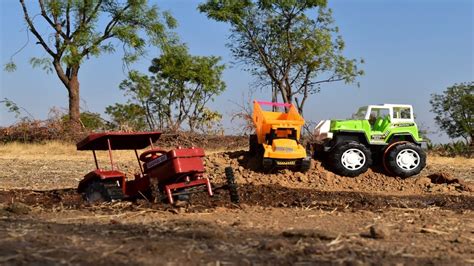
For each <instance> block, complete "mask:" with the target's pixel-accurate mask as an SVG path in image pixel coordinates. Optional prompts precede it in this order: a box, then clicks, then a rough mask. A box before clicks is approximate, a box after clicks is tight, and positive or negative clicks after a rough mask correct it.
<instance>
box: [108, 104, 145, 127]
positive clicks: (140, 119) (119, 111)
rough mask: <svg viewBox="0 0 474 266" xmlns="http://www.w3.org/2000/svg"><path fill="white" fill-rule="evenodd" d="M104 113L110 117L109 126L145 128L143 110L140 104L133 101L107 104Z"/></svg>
mask: <svg viewBox="0 0 474 266" xmlns="http://www.w3.org/2000/svg"><path fill="white" fill-rule="evenodd" d="M105 113H106V114H108V115H109V116H110V118H111V120H112V121H111V127H112V128H114V129H116V130H145V129H146V128H147V124H146V123H145V111H144V109H143V108H142V106H141V105H138V104H134V103H127V104H119V103H116V104H114V105H111V106H107V108H106V109H105Z"/></svg>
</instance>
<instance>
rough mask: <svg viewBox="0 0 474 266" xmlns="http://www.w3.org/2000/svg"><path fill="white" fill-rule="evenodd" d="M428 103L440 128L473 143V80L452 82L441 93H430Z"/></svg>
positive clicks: (452, 135) (451, 135) (449, 134)
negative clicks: (459, 82)
mask: <svg viewBox="0 0 474 266" xmlns="http://www.w3.org/2000/svg"><path fill="white" fill-rule="evenodd" d="M430 103H431V106H432V109H431V111H432V112H434V113H435V114H436V116H435V121H436V124H438V126H439V127H440V128H441V130H443V131H444V132H446V133H447V134H448V136H449V137H451V138H459V137H462V138H464V139H465V140H466V142H468V143H470V145H474V143H473V139H474V82H472V81H471V82H466V83H461V84H454V85H453V86H451V87H448V88H447V89H446V90H445V91H444V92H443V93H442V94H432V95H431V100H430Z"/></svg>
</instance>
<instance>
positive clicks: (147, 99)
mask: <svg viewBox="0 0 474 266" xmlns="http://www.w3.org/2000/svg"><path fill="white" fill-rule="evenodd" d="M219 61H220V58H219V57H215V56H192V55H190V54H189V52H188V49H187V47H186V46H185V45H182V44H173V45H169V46H167V48H166V49H165V50H164V53H163V54H162V55H161V56H160V57H158V58H155V59H153V60H152V65H151V66H150V68H149V71H150V73H151V75H150V76H147V75H145V74H141V73H139V72H137V71H131V72H130V73H129V76H128V79H127V80H124V81H123V82H122V83H121V84H120V89H121V90H123V91H125V94H126V95H127V96H129V97H130V100H129V103H128V104H133V105H135V106H137V107H139V108H140V110H141V112H142V113H143V115H144V121H145V123H146V124H147V125H148V127H149V128H150V129H161V130H163V129H169V130H172V131H176V130H178V129H181V128H182V126H183V123H186V124H187V126H188V128H189V130H191V131H195V130H205V129H207V128H209V127H211V125H212V124H214V123H216V122H218V121H220V119H221V115H220V114H219V113H217V112H215V111H212V110H210V109H209V108H207V107H206V105H207V104H208V103H209V102H210V101H212V100H213V99H214V97H215V96H216V95H219V94H220V93H222V92H223V91H224V90H225V83H224V82H223V81H222V71H223V70H224V68H225V66H224V65H220V64H219ZM109 108H110V107H109ZM122 110H123V111H127V110H125V109H122Z"/></svg>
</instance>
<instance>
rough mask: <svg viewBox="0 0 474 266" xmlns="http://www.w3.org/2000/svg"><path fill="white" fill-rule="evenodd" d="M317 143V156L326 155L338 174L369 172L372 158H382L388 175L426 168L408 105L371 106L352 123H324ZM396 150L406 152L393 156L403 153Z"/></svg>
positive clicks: (318, 128) (317, 132)
mask: <svg viewBox="0 0 474 266" xmlns="http://www.w3.org/2000/svg"><path fill="white" fill-rule="evenodd" d="M314 139H315V143H314V144H313V150H314V152H315V155H316V156H318V157H319V155H321V154H324V153H326V154H327V155H328V156H329V157H331V158H330V161H331V162H333V164H335V165H334V168H335V169H336V172H338V173H339V174H342V175H346V176H356V175H358V174H360V173H363V172H365V171H366V170H367V169H368V167H369V166H370V164H371V163H372V157H373V158H374V160H376V161H377V159H379V158H382V161H383V163H384V166H386V167H385V168H386V169H387V171H389V172H390V173H393V174H395V175H398V176H405V177H406V176H410V175H414V174H417V173H419V172H420V171H421V170H422V169H423V167H424V166H425V157H426V156H425V154H424V152H423V151H422V149H421V145H422V143H423V142H422V139H421V137H420V136H419V132H418V127H417V125H416V123H415V120H414V115H413V107H412V106H411V105H408V104H380V105H368V106H364V107H361V108H359V109H358V111H357V112H356V113H355V114H354V115H352V119H349V120H323V121H321V122H319V124H318V125H317V126H316V127H315V129H314ZM401 144H404V145H405V146H407V145H408V146H410V147H408V148H406V147H405V146H400V145H401ZM396 147H401V148H400V151H402V150H403V151H404V152H403V153H401V155H400V156H398V155H397V154H398V153H397V154H392V153H394V151H395V150H396V151H397V152H400V151H398V148H397V149H395V148H396ZM404 147H405V148H406V149H403V148H404ZM346 149H347V150H346ZM318 153H320V154H319V155H318ZM394 156H395V157H396V158H395V157H394ZM397 156H398V157H397ZM391 160H394V161H395V162H396V163H395V165H392V161H391ZM402 161H403V162H402Z"/></svg>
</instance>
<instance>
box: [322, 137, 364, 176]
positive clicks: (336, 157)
mask: <svg viewBox="0 0 474 266" xmlns="http://www.w3.org/2000/svg"><path fill="white" fill-rule="evenodd" d="M348 149H359V150H361V151H362V152H363V153H364V154H365V158H366V161H365V165H364V166H362V167H361V168H360V169H358V170H355V171H352V170H349V169H347V168H345V167H344V166H343V165H342V163H341V156H342V154H343V153H344V152H345V151H346V150H348ZM328 164H329V166H330V167H331V168H332V169H333V171H334V172H335V173H336V174H339V175H342V176H349V177H355V176H358V175H360V174H362V173H365V172H366V171H367V170H368V169H369V167H370V166H371V165H372V154H371V151H370V150H369V149H368V148H367V147H366V146H365V145H364V144H362V143H359V142H356V141H345V142H342V143H340V144H338V145H337V146H336V147H334V148H333V149H332V151H330V152H329V154H328Z"/></svg>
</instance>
